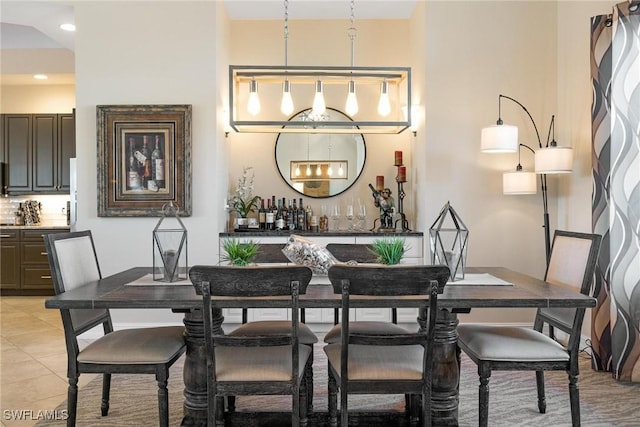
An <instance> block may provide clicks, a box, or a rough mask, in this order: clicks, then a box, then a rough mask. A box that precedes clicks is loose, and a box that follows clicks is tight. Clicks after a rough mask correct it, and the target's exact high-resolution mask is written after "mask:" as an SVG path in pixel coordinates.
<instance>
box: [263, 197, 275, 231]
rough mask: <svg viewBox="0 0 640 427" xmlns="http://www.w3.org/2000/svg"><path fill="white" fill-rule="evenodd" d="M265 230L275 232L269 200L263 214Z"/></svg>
mask: <svg viewBox="0 0 640 427" xmlns="http://www.w3.org/2000/svg"><path fill="white" fill-rule="evenodd" d="M265 223H266V224H265V228H266V229H267V230H275V229H276V216H275V214H274V213H273V209H272V207H271V200H270V199H267V210H266V212H265Z"/></svg>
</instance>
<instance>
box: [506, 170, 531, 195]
mask: <svg viewBox="0 0 640 427" xmlns="http://www.w3.org/2000/svg"><path fill="white" fill-rule="evenodd" d="M536 178H537V176H536V174H535V173H533V172H525V171H515V172H505V173H503V174H502V193H503V194H509V195H516V194H536V193H537V192H538V188H537V186H536Z"/></svg>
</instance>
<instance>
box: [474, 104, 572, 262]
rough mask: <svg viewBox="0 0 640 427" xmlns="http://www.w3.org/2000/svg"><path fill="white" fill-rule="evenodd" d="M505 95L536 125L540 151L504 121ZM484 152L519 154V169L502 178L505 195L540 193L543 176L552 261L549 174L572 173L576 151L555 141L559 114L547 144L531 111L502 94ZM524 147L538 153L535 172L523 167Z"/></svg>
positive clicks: (485, 136)
mask: <svg viewBox="0 0 640 427" xmlns="http://www.w3.org/2000/svg"><path fill="white" fill-rule="evenodd" d="M502 98H505V99H508V100H510V101H513V102H514V103H516V104H517V105H519V106H520V107H521V108H522V109H523V110H524V112H525V113H527V116H528V117H529V119H531V123H532V124H533V128H534V130H535V132H536V138H537V139H538V147H539V148H538V150H537V151H536V150H534V149H533V148H531V147H530V146H528V145H526V144H521V143H520V142H519V141H518V128H517V127H516V126H513V125H507V124H504V122H503V121H502V118H501V100H502ZM480 146H481V151H482V152H485V153H515V152H517V153H518V165H517V166H516V170H515V171H512V172H505V173H504V174H503V177H502V191H503V193H504V194H509V195H520V194H536V193H537V189H536V175H539V176H540V185H541V188H542V209H543V221H544V226H543V227H544V243H545V255H546V258H545V259H546V263H547V265H548V264H549V256H550V255H551V237H550V230H549V206H548V194H547V174H560V173H570V172H571V171H572V169H573V150H572V149H571V148H570V147H559V146H558V144H557V142H556V140H555V116H551V123H550V125H549V132H548V134H547V142H546V144H545V145H544V146H543V145H542V140H541V139H540V133H539V132H538V127H537V126H536V122H535V121H534V120H533V117H532V116H531V113H529V110H527V108H526V107H525V106H524V105H522V104H521V103H520V102H519V101H517V100H515V99H513V98H511V97H509V96H505V95H499V96H498V120H497V121H496V124H495V125H492V126H488V127H486V128H483V129H482V134H481V143H480ZM521 147H524V148H526V149H528V150H529V151H531V152H532V153H533V154H534V162H535V172H527V171H525V170H523V168H522V165H521V164H520V148H521Z"/></svg>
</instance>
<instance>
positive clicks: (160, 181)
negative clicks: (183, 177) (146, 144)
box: [151, 135, 164, 189]
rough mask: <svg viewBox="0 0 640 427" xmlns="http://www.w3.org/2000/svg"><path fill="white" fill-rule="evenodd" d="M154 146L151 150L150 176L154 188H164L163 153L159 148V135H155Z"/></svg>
mask: <svg viewBox="0 0 640 427" xmlns="http://www.w3.org/2000/svg"><path fill="white" fill-rule="evenodd" d="M155 142H156V146H155V148H154V150H153V151H152V152H151V178H152V179H153V181H154V182H155V183H156V188H158V189H160V188H164V154H162V150H161V149H160V135H156V141H155Z"/></svg>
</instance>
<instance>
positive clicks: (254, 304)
mask: <svg viewBox="0 0 640 427" xmlns="http://www.w3.org/2000/svg"><path fill="white" fill-rule="evenodd" d="M150 273H152V268H150V267H133V268H129V269H127V270H124V271H122V272H119V273H116V274H113V275H110V276H108V277H104V278H102V279H100V280H98V281H95V282H91V283H87V284H86V285H85V286H82V287H79V288H76V289H73V290H69V291H67V292H64V293H62V294H59V295H56V296H54V297H52V298H50V299H47V300H46V301H45V307H47V308H51V309H88V308H103V309H157V308H168V309H171V310H172V311H174V312H178V313H184V320H183V322H184V325H185V341H186V345H187V352H186V356H185V363H184V372H183V374H184V404H183V411H184V413H183V419H182V425H184V426H192V425H193V426H196V425H206V418H207V382H206V352H205V345H204V332H203V331H204V328H203V321H202V297H201V296H199V295H197V294H196V292H195V289H194V287H193V286H192V285H191V283H190V282H189V281H188V280H186V281H184V282H183V283H181V284H168V283H164V282H156V283H152V284H151V285H146V286H135V285H132V284H134V282H136V280H139V279H140V278H142V277H145V276H148V275H149V274H150ZM465 274H467V275H469V276H471V275H473V276H475V277H477V278H480V279H476V281H472V282H469V281H468V280H467V281H464V280H463V281H458V282H456V281H453V282H451V283H448V284H447V285H446V286H445V289H444V291H443V293H442V294H441V295H440V296H439V297H438V307H439V311H438V314H437V321H436V331H435V346H436V350H435V352H434V367H433V369H434V379H433V385H432V387H433V388H432V415H433V424H434V425H448V426H451V425H458V404H459V383H460V350H459V348H458V345H457V340H458V335H457V333H456V327H457V325H458V322H459V320H458V314H461V313H469V312H470V311H471V309H473V308H495V309H498V308H518V307H523V308H524V307H533V308H541V307H566V308H574V307H584V308H588V307H595V304H596V301H595V299H594V298H591V297H590V296H587V295H583V294H581V293H580V292H578V291H577V290H575V289H572V288H570V287H563V286H558V285H551V284H549V283H547V282H545V281H543V280H540V279H537V278H534V277H531V276H529V275H526V274H522V273H518V272H516V271H513V270H510V269H508V268H504V267H467V268H466V270H465ZM483 277H485V278H487V280H483V279H482V278H483ZM315 282H319V283H315ZM420 298H423V299H424V298H427V297H424V296H420V297H416V296H411V297H393V298H391V297H370V296H367V297H360V298H354V299H353V300H352V302H351V304H352V306H353V307H355V308H372V307H397V308H403V307H416V306H418V307H419V309H418V316H417V322H418V324H419V325H421V326H420V327H424V323H423V322H425V319H426V318H427V316H426V306H427V304H426V301H420ZM288 303H290V301H288V300H287V299H286V298H274V297H269V298H267V297H263V298H256V297H253V298H248V297H247V298H237V297H236V298H231V297H220V298H219V297H216V298H215V301H213V302H212V305H213V310H214V313H213V314H214V319H215V321H214V323H215V324H214V331H216V332H222V323H223V319H224V318H223V316H222V310H223V309H225V308H265V307H269V308H278V307H286V306H287V304H288ZM340 303H341V295H340V294H335V293H334V291H333V288H332V286H331V285H330V284H329V282H328V279H327V278H326V276H325V278H324V280H322V279H321V280H319V281H318V280H315V281H314V282H313V283H312V284H311V285H310V286H309V287H308V289H307V292H306V294H304V295H301V296H300V307H301V308H305V309H307V308H309V309H311V308H338V307H340ZM314 416H315V417H317V419H318V420H319V419H321V417H322V416H323V414H319V413H314V414H312V415H311V418H310V421H311V425H314V423H313V420H314V419H313V417H314ZM324 416H325V417H326V414H324ZM243 425H244V424H243Z"/></svg>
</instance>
